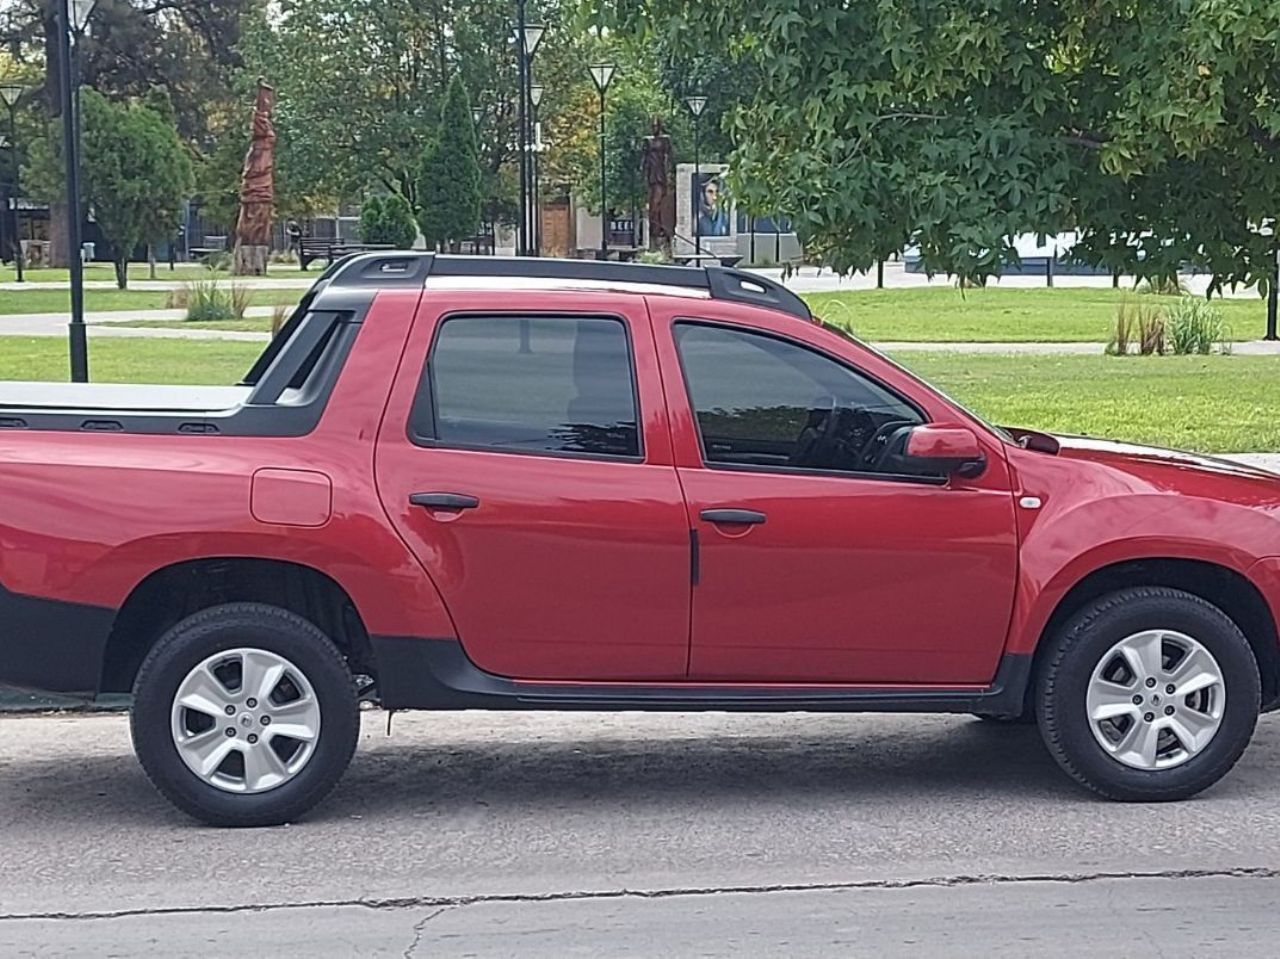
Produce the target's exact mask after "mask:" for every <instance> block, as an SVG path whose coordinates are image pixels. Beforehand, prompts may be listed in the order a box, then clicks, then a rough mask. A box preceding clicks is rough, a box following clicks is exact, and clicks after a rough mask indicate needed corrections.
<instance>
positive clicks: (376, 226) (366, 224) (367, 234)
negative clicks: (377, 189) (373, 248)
mask: <svg viewBox="0 0 1280 959" xmlns="http://www.w3.org/2000/svg"><path fill="white" fill-rule="evenodd" d="M382 219H383V217H382V197H380V196H371V197H369V198H368V199H366V200H365V201H364V204H363V205H362V206H361V207H360V242H361V243H381V242H382V241H381V240H380V239H378V237H380V236H382Z"/></svg>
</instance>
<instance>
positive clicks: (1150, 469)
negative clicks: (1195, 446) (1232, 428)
mask: <svg viewBox="0 0 1280 959" xmlns="http://www.w3.org/2000/svg"><path fill="white" fill-rule="evenodd" d="M1007 432H1008V433H1009V434H1010V435H1011V436H1012V437H1013V439H1014V441H1015V442H1016V443H1017V444H1018V445H1019V446H1020V447H1022V448H1024V449H1028V450H1034V451H1037V452H1040V453H1045V454H1049V455H1052V456H1055V457H1058V458H1061V459H1067V460H1084V461H1087V462H1090V463H1096V464H1098V465H1099V466H1101V467H1105V468H1107V471H1108V472H1109V473H1111V474H1112V475H1113V476H1114V477H1115V478H1116V479H1121V478H1122V477H1123V479H1124V480H1125V481H1126V485H1129V484H1132V487H1139V486H1146V487H1148V490H1149V491H1152V492H1154V491H1158V490H1163V491H1171V492H1175V491H1176V492H1179V493H1183V494H1187V495H1193V496H1201V497H1205V498H1208V499H1220V500H1225V501H1230V502H1236V503H1240V504H1241V505H1248V506H1263V507H1269V508H1271V509H1276V510H1280V473H1273V472H1270V471H1268V470H1265V469H1261V468H1259V467H1256V466H1250V465H1248V464H1245V463H1239V462H1236V461H1234V460H1228V459H1221V458H1219V457H1216V456H1202V455H1200V454H1198V453H1187V452H1183V451H1179V450H1169V449H1161V448H1160V447H1156V446H1142V445H1140V444H1137V443H1121V442H1116V441H1114V440H1102V439H1094V438H1092V437H1087V436H1067V435H1056V434H1049V433H1039V432H1036V431H1034V430H1022V429H1010V430H1007ZM1132 491H1134V492H1137V491H1138V489H1136V488H1133V490H1132Z"/></svg>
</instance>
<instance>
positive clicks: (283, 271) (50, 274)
mask: <svg viewBox="0 0 1280 959" xmlns="http://www.w3.org/2000/svg"><path fill="white" fill-rule="evenodd" d="M323 269H324V263H323V262H318V263H312V264H311V269H310V270H308V271H306V272H303V271H302V270H300V269H298V268H297V267H296V266H292V265H290V264H287V263H281V264H274V263H273V264H270V265H269V266H268V267H267V275H268V276H270V277H271V278H273V279H281V280H287V279H296V278H301V279H312V280H314V279H315V278H316V277H317V276H319V275H320V271H321V270H323ZM207 273H208V270H207V269H206V268H205V266H204V264H202V263H178V264H176V265H175V267H174V269H173V270H172V271H171V270H170V269H169V264H168V263H157V264H156V279H157V280H189V279H191V278H192V277H195V276H203V275H205V274H207ZM218 276H219V277H226V278H228V279H230V278H231V275H230V274H229V273H219V274H218ZM17 278H18V276H17V274H16V273H15V272H14V270H13V265H12V264H0V283H4V282H8V281H11V280H16V279H17ZM69 278H70V277H69V276H68V273H67V270H66V269H65V268H62V269H56V270H55V269H40V270H32V269H28V270H26V271H25V279H26V280H28V281H29V282H32V283H66V282H67V281H68V279H69ZM84 278H85V279H86V280H104V281H110V282H112V283H114V282H115V279H116V271H115V267H113V266H112V265H111V264H110V263H86V264H85V268H84ZM129 278H130V279H132V280H147V279H150V278H151V271H150V269H149V268H148V267H147V264H145V263H130V264H129Z"/></svg>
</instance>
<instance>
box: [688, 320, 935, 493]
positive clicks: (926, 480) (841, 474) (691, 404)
mask: <svg viewBox="0 0 1280 959" xmlns="http://www.w3.org/2000/svg"><path fill="white" fill-rule="evenodd" d="M682 326H686V327H687V326H702V327H713V328H716V329H722V330H729V331H730V332H733V333H743V334H747V335H753V336H762V337H765V338H767V339H771V340H776V341H778V342H780V343H784V344H786V345H788V346H793V347H796V348H797V349H801V350H807V351H808V352H810V353H814V354H816V355H817V356H818V357H820V358H821V359H825V360H829V361H830V362H832V363H835V364H836V365H837V366H839V367H842V368H843V369H844V370H846V371H847V372H849V373H852V374H853V375H854V376H858V377H861V378H862V379H864V380H867V381H868V382H870V383H872V384H874V385H875V386H877V387H879V388H880V389H882V390H884V391H885V392H886V393H888V394H889V395H890V396H892V397H894V398H895V399H897V400H898V401H899V402H900V403H902V405H903V406H905V407H907V408H908V409H910V410H913V411H914V412H915V413H916V415H917V416H919V417H920V423H919V425H921V426H927V425H928V424H929V423H931V422H932V420H931V419H930V418H929V414H928V413H927V412H926V411H925V410H924V409H923V408H922V407H921V406H920V404H919V403H917V402H915V401H914V400H912V399H910V398H909V397H907V396H904V395H903V394H902V392H901V391H899V390H896V389H894V388H893V387H891V386H889V385H888V384H887V383H885V382H884V381H883V380H882V379H880V378H879V377H878V376H873V375H872V374H871V373H868V372H867V371H866V370H863V369H861V368H860V367H857V366H854V365H853V364H851V363H849V362H847V361H846V360H844V359H843V358H842V357H838V356H832V355H831V354H830V353H829V352H827V351H826V350H823V349H821V348H819V347H816V346H814V345H812V344H810V343H805V342H804V341H802V340H797V339H794V338H792V337H789V336H786V335H784V334H781V333H776V332H774V331H773V330H766V329H761V328H759V327H754V326H743V325H742V324H740V323H732V322H726V321H724V320H709V319H700V318H697V317H687V316H677V317H675V318H674V319H673V320H672V322H671V326H670V335H671V345H672V347H673V348H674V351H675V356H676V362H677V363H678V364H679V366H680V379H681V382H682V383H683V384H684V395H685V402H686V404H687V405H688V409H689V414H690V419H691V421H692V423H693V429H694V431H695V432H696V433H697V438H698V455H699V457H700V458H701V461H702V462H701V465H702V468H703V469H709V470H717V471H720V472H728V473H765V474H770V475H780V476H820V477H826V478H836V479H842V478H843V479H856V480H880V481H883V482H890V483H908V484H911V485H913V486H946V485H947V484H948V483H949V482H950V481H951V480H950V477H948V476H917V475H914V474H910V473H876V472H871V471H868V470H824V469H814V468H813V467H808V466H764V465H759V464H755V463H719V462H716V461H714V460H711V459H709V458H708V457H707V446H706V441H705V438H704V437H703V435H702V422H701V420H700V419H699V418H698V406H697V403H696V402H695V401H694V398H693V387H692V385H691V384H690V382H689V369H688V366H687V365H686V364H685V360H684V353H683V352H682V350H681V349H680V337H679V335H678V333H679V328H680V327H682Z"/></svg>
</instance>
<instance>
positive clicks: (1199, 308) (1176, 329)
mask: <svg viewBox="0 0 1280 959" xmlns="http://www.w3.org/2000/svg"><path fill="white" fill-rule="evenodd" d="M1168 325H1169V346H1170V348H1171V349H1172V350H1173V352H1174V353H1178V354H1184V355H1185V354H1191V353H1196V354H1200V355H1202V356H1203V355H1207V354H1209V353H1211V352H1212V351H1213V347H1214V345H1215V344H1217V345H1219V347H1220V348H1221V350H1222V352H1223V353H1230V352H1231V346H1230V343H1229V342H1228V341H1229V340H1230V338H1231V337H1230V330H1229V329H1228V328H1227V324H1226V322H1225V321H1224V320H1223V318H1222V311H1221V310H1219V309H1218V308H1217V307H1216V306H1214V305H1213V304H1212V303H1210V302H1209V301H1208V300H1202V299H1200V298H1199V297H1194V296H1184V297H1183V298H1182V299H1180V300H1179V301H1178V302H1177V304H1176V305H1175V306H1173V307H1172V308H1171V309H1170V310H1169V324H1168Z"/></svg>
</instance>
